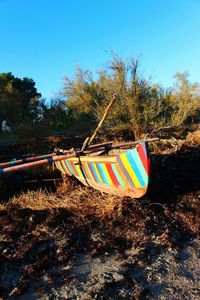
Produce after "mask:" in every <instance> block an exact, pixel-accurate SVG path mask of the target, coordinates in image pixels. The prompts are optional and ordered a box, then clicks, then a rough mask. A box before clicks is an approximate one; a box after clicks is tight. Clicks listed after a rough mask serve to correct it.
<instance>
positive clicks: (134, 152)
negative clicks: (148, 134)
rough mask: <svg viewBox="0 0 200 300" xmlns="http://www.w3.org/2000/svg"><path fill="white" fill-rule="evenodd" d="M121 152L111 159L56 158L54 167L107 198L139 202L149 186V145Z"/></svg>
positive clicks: (108, 156)
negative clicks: (109, 196) (129, 199)
mask: <svg viewBox="0 0 200 300" xmlns="http://www.w3.org/2000/svg"><path fill="white" fill-rule="evenodd" d="M121 151H123V152H122V153H120V152H119V153H116V154H113V153H112V154H111V155H109V153H108V155H104V156H101V155H100V156H88V155H85V156H78V157H71V158H66V159H63V160H57V158H59V156H58V157H54V158H55V165H56V167H57V168H58V169H59V170H60V171H61V173H62V174H63V175H64V176H66V175H67V176H74V177H76V178H77V179H78V180H79V181H81V182H82V183H83V184H84V185H86V186H91V187H93V188H95V189H97V190H100V191H102V192H106V193H110V194H115V195H119V196H130V197H133V198H140V197H142V196H144V195H145V193H146V191H147V188H148V185H149V177H150V157H149V153H148V143H147V142H141V143H139V144H138V145H137V146H136V147H135V148H134V149H128V150H121ZM111 152H112V151H111ZM56 160H57V161H56Z"/></svg>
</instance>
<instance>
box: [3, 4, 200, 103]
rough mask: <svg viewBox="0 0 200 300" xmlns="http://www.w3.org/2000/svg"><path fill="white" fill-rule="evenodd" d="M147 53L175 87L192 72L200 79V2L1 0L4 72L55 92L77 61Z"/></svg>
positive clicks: (155, 75)
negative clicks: (184, 74)
mask: <svg viewBox="0 0 200 300" xmlns="http://www.w3.org/2000/svg"><path fill="white" fill-rule="evenodd" d="M105 50H108V51H109V50H113V51H115V52H116V53H118V55H119V56H121V57H127V56H137V55H138V54H140V55H141V65H142V70H143V71H144V73H145V74H147V75H151V76H152V79H153V81H154V82H158V83H161V84H162V85H163V86H165V87H167V86H169V85H171V84H172V82H173V75H174V73H175V72H177V71H179V72H182V71H184V70H188V71H189V72H190V75H191V76H190V79H191V81H198V82H200V76H199V74H200V0H32V1H31V0H0V72H12V73H13V74H14V75H15V76H18V77H21V78H22V77H25V76H27V77H31V78H33V79H34V80H35V82H36V87H37V89H38V91H39V92H41V93H42V95H43V97H46V98H50V97H51V96H52V93H56V92H58V90H59V89H61V87H62V84H63V77H64V76H66V75H67V76H68V77H70V78H73V77H74V74H75V69H76V65H80V66H82V67H83V68H85V69H90V70H94V71H95V70H98V69H100V68H101V67H102V66H106V64H107V63H108V61H109V60H110V59H111V56H110V54H109V53H108V52H107V51H105Z"/></svg>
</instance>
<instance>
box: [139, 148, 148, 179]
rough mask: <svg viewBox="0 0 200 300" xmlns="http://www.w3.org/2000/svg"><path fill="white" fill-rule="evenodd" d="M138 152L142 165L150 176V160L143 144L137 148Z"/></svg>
mask: <svg viewBox="0 0 200 300" xmlns="http://www.w3.org/2000/svg"><path fill="white" fill-rule="evenodd" d="M137 151H138V154H139V156H140V159H141V161H142V164H143V166H144V168H145V171H146V173H147V175H148V176H149V175H150V159H149V158H148V157H147V154H146V151H145V149H144V146H143V145H142V144H139V145H138V147H137Z"/></svg>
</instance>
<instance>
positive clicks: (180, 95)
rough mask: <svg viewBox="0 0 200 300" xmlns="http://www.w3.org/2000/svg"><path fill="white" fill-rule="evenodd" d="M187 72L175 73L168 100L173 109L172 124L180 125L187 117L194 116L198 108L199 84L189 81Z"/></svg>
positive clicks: (199, 102)
mask: <svg viewBox="0 0 200 300" xmlns="http://www.w3.org/2000/svg"><path fill="white" fill-rule="evenodd" d="M188 78H189V73H188V72H186V71H185V72H183V73H176V75H175V79H176V81H175V84H174V87H173V89H172V92H171V97H170V102H171V105H172V106H173V107H174V109H175V113H174V116H173V125H175V126H180V125H181V124H182V123H183V122H184V121H186V120H187V118H188V117H194V115H195V113H196V112H197V110H198V109H199V108H200V85H199V84H198V83H190V82H189V79H188Z"/></svg>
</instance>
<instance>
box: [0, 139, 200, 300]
mask: <svg viewBox="0 0 200 300" xmlns="http://www.w3.org/2000/svg"><path fill="white" fill-rule="evenodd" d="M175 144H176V143H175ZM199 145H200V143H199V144H198V143H197V142H196V140H195V139H194V136H189V139H188V140H187V141H186V142H183V143H180V144H179V145H178V146H177V145H175V146H174V145H173V146H171V144H169V145H168V144H167V145H164V146H161V145H159V144H158V146H157V147H155V148H154V149H152V168H151V184H150V188H149V191H148V193H147V195H146V196H145V197H144V198H143V199H141V200H137V201H136V200H134V199H130V198H126V199H123V198H119V197H115V196H108V195H106V194H101V193H99V192H97V191H94V190H93V189H89V188H85V187H82V186H81V185H80V184H78V183H75V182H74V181H73V180H72V181H70V184H68V186H67V187H66V186H58V187H57V189H56V188H55V186H54V187H52V186H49V185H48V186H42V187H41V185H40V186H39V187H38V185H36V186H34V184H33V183H32V184H31V185H29V186H28V185H27V189H26V190H25V191H24V192H22V193H21V194H20V195H15V193H14V192H12V193H10V198H9V199H7V198H6V197H4V196H5V194H7V193H6V188H7V189H8V187H9V189H10V185H11V183H10V182H9V180H8V179H7V181H6V187H5V192H4V194H3V193H2V194H1V205H0V299H200V240H199V229H200V228H199V225H200V223H199V217H200V206H199V202H200V179H199V178H200V167H199V166H200V146H199ZM9 147H11V148H9V151H11V152H12V151H14V150H13V148H12V146H9ZM162 147H163V148H162ZM170 147H171V148H170ZM22 148H23V146H22ZM22 148H20V149H19V153H20V151H22ZM161 148H162V149H161ZM3 151H5V148H4V150H3ZM4 153H5V152H4ZM7 153H8V151H7ZM0 155H2V153H1V151H0ZM23 176H25V175H23ZM26 176H29V177H31V176H32V175H31V174H28V175H27V174H26ZM12 180H13V179H12ZM12 180H11V182H12V184H13V181H12ZM21 185H23V182H20V181H18V182H17V186H18V191H19V190H21ZM57 185H58V183H57Z"/></svg>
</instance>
